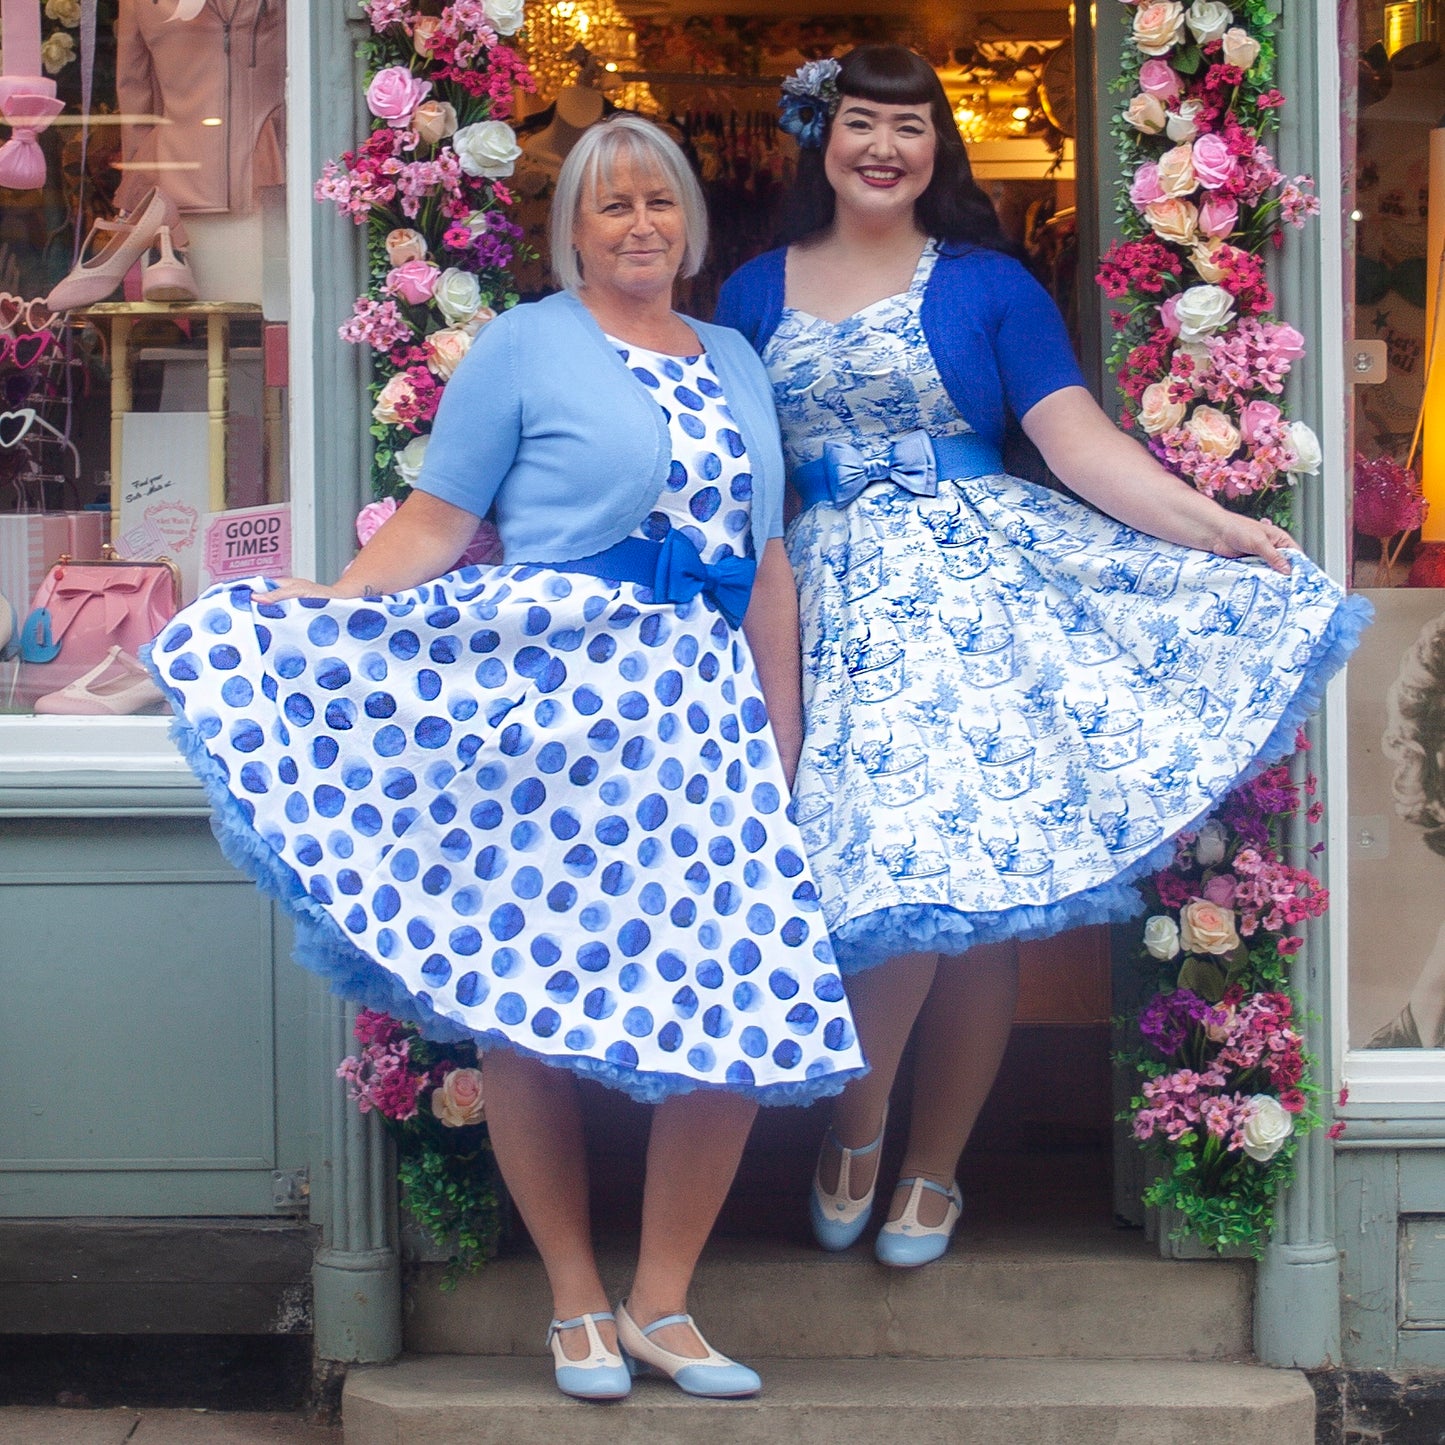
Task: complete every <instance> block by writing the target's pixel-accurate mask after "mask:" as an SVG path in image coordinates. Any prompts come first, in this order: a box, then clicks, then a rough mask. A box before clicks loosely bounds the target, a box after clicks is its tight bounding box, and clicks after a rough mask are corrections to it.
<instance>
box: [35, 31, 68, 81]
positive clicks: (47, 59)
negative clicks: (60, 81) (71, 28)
mask: <svg viewBox="0 0 1445 1445" xmlns="http://www.w3.org/2000/svg"><path fill="white" fill-rule="evenodd" d="M74 59H75V41H73V40H72V39H71V38H70V36H68V35H67V34H66V33H65V31H63V30H52V31H51V32H50V34H49V35H47V36H46V37H45V43H44V44H43V45H42V46H41V47H40V66H41V69H42V70H44V71H45V73H46V75H59V74H60V72H61V71H62V70H64V69H65V67H66V66H67V65H69V64H70V62H71V61H72V60H74Z"/></svg>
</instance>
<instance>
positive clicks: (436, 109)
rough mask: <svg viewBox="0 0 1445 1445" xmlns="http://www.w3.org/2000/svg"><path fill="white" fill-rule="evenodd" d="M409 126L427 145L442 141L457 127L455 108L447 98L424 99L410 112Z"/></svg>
mask: <svg viewBox="0 0 1445 1445" xmlns="http://www.w3.org/2000/svg"><path fill="white" fill-rule="evenodd" d="M411 128H412V129H413V130H414V131H415V132H416V133H417V136H418V137H419V138H420V139H421V140H423V141H425V142H426V144H427V145H433V146H434V145H436V143H437V142H438V141H444V140H445V139H446V138H447V137H448V136H449V135H451V134H452V133H453V132H454V131H455V130H456V128H457V108H456V106H454V105H453V104H452V103H451V101H449V100H424V101H422V103H421V104H420V105H419V106H417V108H416V109H415V110H414V111H412V113H411Z"/></svg>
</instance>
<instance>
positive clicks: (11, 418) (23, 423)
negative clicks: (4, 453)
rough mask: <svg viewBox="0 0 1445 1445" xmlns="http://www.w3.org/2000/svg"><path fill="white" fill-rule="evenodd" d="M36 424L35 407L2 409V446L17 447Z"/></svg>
mask: <svg viewBox="0 0 1445 1445" xmlns="http://www.w3.org/2000/svg"><path fill="white" fill-rule="evenodd" d="M34 425H35V408H34V407H33V406H22V407H21V408H20V410H19V411H0V447H16V446H19V445H20V443H21V442H23V441H24V440H25V438H26V436H27V435H29V432H30V428H31V427H33V426H34Z"/></svg>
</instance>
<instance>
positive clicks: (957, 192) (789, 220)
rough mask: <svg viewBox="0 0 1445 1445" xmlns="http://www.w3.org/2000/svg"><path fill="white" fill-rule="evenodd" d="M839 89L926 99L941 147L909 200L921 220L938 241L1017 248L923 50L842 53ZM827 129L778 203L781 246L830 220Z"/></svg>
mask: <svg viewBox="0 0 1445 1445" xmlns="http://www.w3.org/2000/svg"><path fill="white" fill-rule="evenodd" d="M838 93H839V95H840V96H844V97H846V96H852V97H853V98H854V99H856V100H871V101H873V102H874V103H875V104H877V105H919V106H922V105H926V106H928V108H929V111H930V114H931V116H932V119H933V129H934V131H935V132H936V133H937V135H938V152H937V155H936V156H935V158H934V162H933V179H932V180H931V181H930V182H929V183H928V188H927V190H925V191H924V192H923V194H922V195H921V196H919V198H918V200H917V202H916V203H915V206H914V214H915V215H916V216H917V218H918V224H919V225H920V226H921V227H922V228H923V230H925V231H926V232H927V233H928V234H929V235H930V236H933V237H936V238H937V239H938V240H940V241H954V242H960V241H961V242H966V243H970V244H972V245H975V246H986V247H987V248H988V249H989V250H992V251H1003V252H1005V253H1006V254H1008V255H1013V254H1015V251H1016V247H1014V246H1013V245H1012V244H1010V242H1009V241H1008V240H1007V239H1006V238H1005V236H1004V234H1003V231H1002V230H1001V229H1000V228H999V223H998V215H997V213H996V212H995V211H994V208H993V202H992V201H990V200H989V198H988V197H987V196H986V195H985V194H984V193H983V191H982V190H981V189H980V188H979V185H978V182H977V181H975V180H974V178H973V170H972V168H971V167H970V166H969V163H968V152H967V151H966V150H965V149H964V144H963V137H962V136H961V135H960V134H959V133H958V123H957V122H956V121H955V120H954V118H953V111H952V110H951V109H950V108H949V104H948V97H947V96H946V95H945V94H944V93H943V85H942V83H941V82H940V81H939V79H938V76H937V74H936V73H935V72H934V69H933V67H932V66H931V65H930V64H929V63H928V62H927V61H926V60H924V59H923V57H922V56H921V55H916V54H914V52H913V51H911V50H910V49H909V48H908V47H907V46H906V45H860V46H858V47H857V49H856V50H850V51H849V52H848V54H847V55H845V56H844V57H843V61H842V68H841V69H840V70H839V72H838ZM840 104H841V102H840ZM832 133H833V122H832V119H831V118H830V119H829V121H828V123H827V125H826V127H825V128H824V131H823V144H822V145H821V146H819V147H818V148H817V149H816V150H812V149H805V150H803V151H802V153H801V155H800V156H799V158H798V176H797V180H796V181H795V182H794V183H793V188H792V190H791V191H790V192H789V193H788V196H787V198H786V199H785V201H784V203H783V214H782V221H781V224H780V227H779V235H778V241H779V244H781V245H785V246H787V245H792V244H793V242H795V241H802V240H804V239H806V238H807V237H808V236H812V235H814V234H816V233H817V232H818V231H821V230H823V228H824V227H826V226H828V225H831V224H832V221H833V208H834V204H835V197H834V195H833V187H832V186H831V185H829V184H828V177H827V175H826V174H825V173H824V170H823V153H824V151H826V150H827V148H828V139H829V137H830V136H831V135H832Z"/></svg>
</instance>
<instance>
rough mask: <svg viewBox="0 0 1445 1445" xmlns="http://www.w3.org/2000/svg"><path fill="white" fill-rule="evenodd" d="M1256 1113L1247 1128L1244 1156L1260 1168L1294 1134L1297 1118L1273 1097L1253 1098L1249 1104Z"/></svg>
mask: <svg viewBox="0 0 1445 1445" xmlns="http://www.w3.org/2000/svg"><path fill="white" fill-rule="evenodd" d="M1247 1102H1248V1103H1250V1104H1253V1105H1254V1113H1253V1114H1252V1115H1251V1116H1250V1119H1249V1122H1248V1123H1246V1124H1245V1126H1244V1129H1243V1131H1242V1132H1243V1134H1244V1152H1245V1153H1246V1154H1248V1155H1249V1157H1250V1158H1251V1159H1254V1160H1256V1161H1258V1162H1259V1163H1260V1164H1264V1163H1267V1162H1268V1161H1269V1160H1271V1159H1273V1158H1274V1156H1275V1155H1276V1154H1278V1153H1279V1151H1280V1150H1281V1149H1282V1148H1283V1147H1284V1141H1285V1140H1286V1139H1288V1138H1289V1136H1290V1135H1291V1134H1293V1133H1294V1117H1293V1116H1292V1115H1291V1114H1290V1113H1289V1112H1288V1111H1287V1110H1286V1109H1285V1108H1284V1107H1283V1106H1282V1105H1281V1104H1280V1102H1279V1100H1278V1099H1276V1098H1275V1097H1274V1095H1273V1094H1252V1095H1251V1096H1250V1097H1249V1099H1248V1100H1247Z"/></svg>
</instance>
